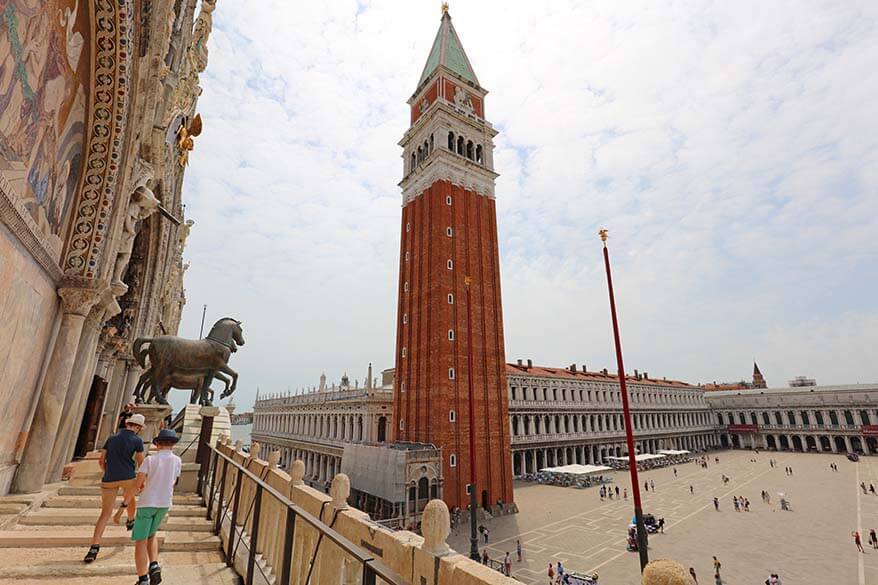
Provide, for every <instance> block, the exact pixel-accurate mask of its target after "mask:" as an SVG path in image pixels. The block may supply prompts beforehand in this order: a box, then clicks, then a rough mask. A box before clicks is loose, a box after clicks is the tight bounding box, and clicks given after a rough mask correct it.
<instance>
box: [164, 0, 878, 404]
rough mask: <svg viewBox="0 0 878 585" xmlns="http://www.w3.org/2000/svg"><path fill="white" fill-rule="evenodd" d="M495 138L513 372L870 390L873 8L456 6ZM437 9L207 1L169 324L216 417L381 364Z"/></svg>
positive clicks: (875, 378) (877, 28) (873, 375)
mask: <svg viewBox="0 0 878 585" xmlns="http://www.w3.org/2000/svg"><path fill="white" fill-rule="evenodd" d="M451 16H452V21H453V23H454V26H455V28H456V29H457V32H458V34H459V36H460V38H461V42H462V44H463V47H464V49H465V50H466V53H467V55H468V57H469V60H470V62H471V63H472V65H473V68H474V69H475V71H476V74H477V76H478V78H479V81H480V82H481V84H482V86H483V87H485V88H486V89H488V90H489V92H490V93H489V94H488V96H487V98H486V118H487V119H488V120H489V121H490V122H491V123H492V124H493V125H494V127H495V128H496V129H497V130H498V131H499V135H498V136H497V138H496V139H495V144H496V149H495V155H494V164H495V170H496V171H497V172H498V173H499V174H500V177H499V178H498V179H497V186H496V199H497V212H498V229H499V235H500V266H501V277H502V294H503V313H504V326H505V335H506V356H507V361H510V362H513V361H515V360H516V359H533V360H534V362H535V363H537V364H540V365H550V366H558V367H563V366H566V365H568V364H570V363H576V364H580V365H581V364H586V365H587V366H588V368H589V369H594V370H599V369H602V368H608V369H609V370H610V371H615V370H616V366H615V356H614V348H613V338H612V329H611V322H610V317H609V305H608V298H607V287H606V279H605V274H604V269H603V262H602V256H601V244H600V241H599V239H598V236H597V232H598V229H600V228H602V227H605V228H607V229H609V231H610V240H609V246H610V254H611V259H612V263H613V279H614V285H615V288H616V301H617V307H618V310H619V319H620V327H621V335H622V344H623V350H624V355H625V364H626V369H627V370H628V371H629V372H630V371H632V370H633V369H635V368H636V369H639V370H640V371H647V372H649V374H650V376H651V377H667V378H669V379H670V378H673V379H680V380H684V381H687V382H691V383H706V382H713V381H729V380H740V379H741V378H747V379H749V377H750V375H751V373H752V367H753V361H754V360H755V361H757V362H758V363H759V366H760V368H761V370H762V372H763V374H764V375H765V377H766V379H767V381H768V383H769V385H770V386H772V387H776V386H786V384H787V381H788V380H789V379H791V378H792V377H794V376H797V375H807V376H809V377H814V378H816V379H817V381H818V383H820V384H846V383H855V382H878V359H876V349H875V348H876V346H878V302H876V299H878V100H876V97H875V96H876V95H878V75H876V74H875V64H876V63H878V3H875V2H871V1H867V0H863V1H855V0H845V1H842V2H811V1H801V0H798V1H793V2H784V1H780V0H778V1H774V2H724V1H717V2H706V1H705V2H674V1H670V2H645V1H644V2H597V1H596V2H565V1H561V0H553V1H552V2H509V1H508V0H506V1H504V2H495V1H487V0H479V1H478V2H473V1H468V2H462V1H461V2H452V4H451ZM440 18H441V13H440V3H439V2H433V1H430V2H425V1H421V0H417V1H413V0H408V1H401V2H394V1H389V0H388V1H384V0H382V1H379V2H363V1H359V2H354V1H347V0H333V1H332V2H289V1H288V0H259V1H258V2H254V1H253V0H250V1H247V2H245V1H243V0H221V2H219V3H218V7H217V10H216V12H215V13H214V27H213V32H212V35H211V37H210V41H209V44H208V46H209V55H210V56H209V65H208V69H207V71H206V72H205V73H204V74H202V78H201V85H202V87H203V89H204V92H203V94H202V95H201V98H200V100H199V104H198V110H199V112H200V113H201V115H202V117H203V119H204V125H205V127H204V132H203V134H202V135H201V136H200V137H199V138H198V139H197V141H196V147H195V151H194V152H193V153H192V154H191V156H190V167H189V169H188V170H187V173H186V178H185V183H184V201H185V202H186V204H187V208H186V215H187V217H189V218H191V219H194V220H195V222H196V223H195V226H194V227H193V229H192V232H191V236H190V238H189V240H188V244H187V248H186V251H185V254H184V255H185V259H186V261H188V262H190V268H189V270H188V271H187V273H186V276H185V281H184V286H185V289H186V298H187V305H186V307H185V309H184V314H183V321H182V323H181V326H180V331H179V334H180V335H182V336H184V337H196V338H197V337H198V334H199V327H200V324H201V318H202V308H203V306H204V305H207V310H206V321H207V324H206V325H205V333H206V331H207V330H208V329H209V327H210V325H211V324H212V323H213V322H214V321H216V320H218V319H219V318H221V317H224V316H233V317H235V318H237V319H240V320H241V321H243V329H244V336H245V339H246V341H247V343H246V345H245V346H244V347H242V348H241V349H240V351H238V352H237V353H236V354H235V355H234V356H233V357H232V359H231V361H230V364H229V365H230V366H231V367H232V368H233V369H235V370H236V371H237V372H238V373H239V374H240V379H239V388H238V392H237V394H236V399H235V402H236V404H238V405H239V409H242V410H243V409H246V408H247V407H249V406H250V405H251V404H252V402H253V399H254V397H255V395H256V391H257V388H259V391H260V392H261V393H263V394H266V393H278V392H286V391H288V390H292V391H296V390H298V389H300V388H305V387H311V386H314V385H316V384H317V383H318V378H319V376H320V374H321V373H322V372H325V373H326V375H327V378H328V380H329V382H330V383H331V382H333V381H335V382H337V381H338V380H339V379H340V377H341V375H342V374H343V373H345V372H347V374H348V375H349V376H350V378H351V381H352V383H353V381H354V380H355V379H356V380H358V382H359V383H360V384H362V382H363V379H364V377H365V375H366V369H367V366H368V364H369V362H372V363H373V364H374V368H375V371H376V375H378V374H377V372H380V370H382V369H384V368H389V367H393V365H394V363H393V353H394V344H395V336H396V330H395V322H396V297H397V277H398V268H399V266H398V256H399V231H400V213H401V195H400V189H399V187H398V186H397V183H398V182H399V181H400V179H401V178H402V171H403V162H402V159H401V154H402V151H401V148H400V147H399V146H398V144H397V143H398V141H399V140H400V139H401V138H402V135H403V133H404V132H405V130H406V129H407V127H408V122H409V110H408V106H407V105H406V100H407V99H408V98H409V97H410V96H411V93H412V92H413V91H414V89H415V86H416V84H417V81H418V79H419V77H420V74H421V71H422V69H423V67H424V63H425V62H426V59H427V55H428V53H429V51H430V47H431V44H432V42H433V38H434V36H435V34H436V31H437V29H438V27H439V23H440Z"/></svg>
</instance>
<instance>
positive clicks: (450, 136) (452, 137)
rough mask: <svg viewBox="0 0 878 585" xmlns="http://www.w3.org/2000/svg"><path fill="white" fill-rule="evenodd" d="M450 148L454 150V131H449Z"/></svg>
mask: <svg viewBox="0 0 878 585" xmlns="http://www.w3.org/2000/svg"><path fill="white" fill-rule="evenodd" d="M448 150H450V151H451V152H454V132H449V133H448Z"/></svg>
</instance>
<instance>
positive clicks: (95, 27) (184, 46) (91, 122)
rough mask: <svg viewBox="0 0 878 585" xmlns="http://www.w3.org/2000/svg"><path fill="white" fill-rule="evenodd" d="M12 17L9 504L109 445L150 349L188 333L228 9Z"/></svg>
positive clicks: (5, 156) (158, 5)
mask: <svg viewBox="0 0 878 585" xmlns="http://www.w3.org/2000/svg"><path fill="white" fill-rule="evenodd" d="M4 6H5V10H4V12H3V19H2V20H0V61H2V65H0V84H2V87H0V299H2V303H0V402H2V404H3V405H4V408H5V409H6V410H5V413H4V417H3V421H4V423H5V424H4V426H5V428H6V429H7V432H5V433H3V436H2V437H0V494H5V493H8V492H10V491H15V492H33V491H36V490H39V489H40V488H41V487H42V486H43V485H44V483H46V482H51V481H56V480H58V479H59V478H60V477H61V474H62V471H63V468H64V465H65V464H66V463H67V462H68V461H70V460H71V458H72V457H73V456H74V455H75V454H77V453H79V454H82V453H85V452H86V451H88V450H90V449H93V448H94V447H95V445H98V444H99V443H100V442H101V441H102V439H103V438H104V437H106V436H107V435H108V434H109V433H110V432H112V431H113V430H114V427H115V422H116V416H117V415H118V413H119V411H120V409H121V407H122V406H123V405H124V403H125V402H126V401H127V400H129V399H130V396H131V392H132V390H133V387H134V384H135V383H136V382H137V380H138V378H139V377H140V374H141V373H142V372H141V368H140V366H139V365H138V364H137V363H136V362H135V361H134V360H133V359H132V358H131V352H130V346H131V343H132V342H133V340H134V339H135V338H136V337H139V336H156V335H162V334H174V333H176V331H177V326H178V324H179V321H180V312H181V309H182V307H183V304H184V302H185V298H184V291H183V287H182V279H183V273H184V271H185V270H186V265H185V264H184V263H183V261H182V251H183V246H184V245H185V241H186V237H187V235H188V233H189V230H190V228H191V227H192V221H190V220H187V219H186V218H185V217H184V213H183V209H184V207H183V202H182V183H183V175H184V173H185V170H186V164H187V162H188V157H189V153H190V151H192V150H193V148H194V147H195V141H196V136H197V135H198V134H200V132H201V118H200V116H198V115H197V111H196V107H197V99H198V96H199V94H200V93H201V88H200V86H199V75H200V74H201V73H202V72H203V71H204V69H205V67H206V66H207V39H208V36H209V35H210V32H211V29H212V12H213V10H214V8H215V0H202V1H201V2H200V4H199V3H198V2H196V0H154V1H153V2H137V1H134V0H119V1H109V0H95V1H90V2H82V1H77V0H43V1H33V0H11V1H10V2H5V3H4ZM196 6H198V10H196Z"/></svg>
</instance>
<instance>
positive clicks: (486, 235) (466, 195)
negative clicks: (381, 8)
mask: <svg viewBox="0 0 878 585" xmlns="http://www.w3.org/2000/svg"><path fill="white" fill-rule="evenodd" d="M486 94H487V91H486V90H485V89H484V88H482V86H481V85H480V84H479V80H478V78H477V77H476V74H475V72H474V71H473V68H472V65H470V62H469V59H468V58H467V56H466V53H465V52H464V50H463V46H462V45H461V43H460V39H459V38H458V36H457V32H456V31H455V30H454V26H453V25H452V24H451V16H450V15H449V14H448V11H447V8H443V14H442V22H441V24H440V25H439V32H438V33H437V34H436V40H435V41H434V42H433V48H432V49H431V50H430V55H429V57H428V58H427V64H426V66H425V67H424V71H423V73H422V74H421V78H420V80H419V81H418V86H417V89H416V90H415V93H414V94H413V95H412V97H411V98H410V99H409V101H408V103H409V105H410V106H411V127H410V128H409V129H408V131H407V132H406V133H405V135H404V136H403V138H402V140H401V141H400V146H402V148H403V161H404V173H403V174H404V177H403V179H402V181H401V182H400V184H399V185H400V187H401V188H402V205H403V207H402V226H401V228H402V238H401V245H400V258H399V305H398V314H397V334H396V373H395V377H396V379H395V392H394V411H395V413H396V414H395V418H396V420H397V421H398V423H397V428H396V438H397V439H398V440H401V441H414V442H429V443H434V444H435V445H436V446H438V447H441V448H442V456H443V459H444V469H443V476H444V487H443V494H444V497H443V499H444V500H445V502H446V503H447V504H448V505H449V506H459V507H461V508H466V506H467V504H468V503H469V496H468V494H467V486H468V484H469V477H470V457H469V446H468V445H469V443H468V442H469V433H470V432H474V433H475V439H476V441H475V442H476V461H477V470H476V473H477V480H476V481H477V493H476V496H477V500H478V501H479V503H480V504H482V505H488V506H493V505H494V504H495V503H496V502H497V500H501V501H502V502H504V503H506V502H511V501H512V469H511V466H512V460H511V454H510V437H509V416H508V389H507V385H506V370H505V368H506V356H505V352H504V342H503V313H502V310H501V302H500V259H499V252H498V243H497V212H496V207H495V201H494V179H495V178H496V177H497V176H498V175H497V173H495V172H494V157H493V152H494V143H493V137H494V136H495V135H496V134H497V132H496V131H495V130H494V128H493V127H492V126H491V124H490V123H488V122H487V121H486V120H485V101H484V100H485V95H486ZM465 277H470V278H471V285H470V294H471V298H472V331H469V330H467V306H466V289H465V286H464V279H465ZM470 343H472V345H473V372H472V373H471V372H470V371H469V370H468V369H467V355H468V354H467V351H468V348H469V345H470ZM471 374H472V376H473V394H474V400H475V406H474V410H475V412H474V413H473V416H470V412H469V407H468V397H469V394H468V382H469V376H470V375H471Z"/></svg>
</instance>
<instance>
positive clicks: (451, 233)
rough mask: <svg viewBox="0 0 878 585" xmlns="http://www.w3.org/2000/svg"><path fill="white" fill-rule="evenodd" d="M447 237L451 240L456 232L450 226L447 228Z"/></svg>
mask: <svg viewBox="0 0 878 585" xmlns="http://www.w3.org/2000/svg"><path fill="white" fill-rule="evenodd" d="M445 235H446V236H448V237H449V238H450V237H452V236H453V235H454V230H452V229H451V227H450V226H449V227H447V228H445Z"/></svg>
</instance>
